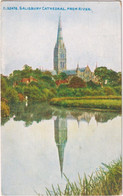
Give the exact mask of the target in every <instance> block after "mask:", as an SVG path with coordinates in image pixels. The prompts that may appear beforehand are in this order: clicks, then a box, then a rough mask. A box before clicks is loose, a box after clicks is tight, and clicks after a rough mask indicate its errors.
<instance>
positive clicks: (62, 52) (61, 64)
mask: <svg viewBox="0 0 123 196" xmlns="http://www.w3.org/2000/svg"><path fill="white" fill-rule="evenodd" d="M54 70H55V71H56V73H57V74H59V73H60V72H62V71H63V70H66V48H65V45H64V42H63V36H62V26H61V16H60V17H59V24H58V33H57V41H56V45H55V48H54Z"/></svg>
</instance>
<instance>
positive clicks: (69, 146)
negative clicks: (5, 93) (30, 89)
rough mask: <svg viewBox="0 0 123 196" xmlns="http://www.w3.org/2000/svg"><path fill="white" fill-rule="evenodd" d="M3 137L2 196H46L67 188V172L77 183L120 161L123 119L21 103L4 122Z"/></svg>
mask: <svg viewBox="0 0 123 196" xmlns="http://www.w3.org/2000/svg"><path fill="white" fill-rule="evenodd" d="M1 137H2V140H1V147H2V192H3V194H4V195H9V196H10V195H11V196H13V195H36V193H35V192H37V193H42V194H45V187H47V188H49V189H51V185H52V184H53V185H54V186H55V185H57V184H60V185H61V187H62V188H63V187H64V186H65V183H66V181H65V178H64V176H63V173H65V174H66V175H67V177H68V178H69V179H70V180H71V181H74V180H76V181H77V180H78V173H79V174H80V176H83V174H84V173H86V174H91V173H92V172H93V171H95V170H96V169H97V168H98V167H99V166H101V163H102V162H103V163H110V162H111V161H112V160H116V159H117V158H119V157H120V155H121V115H120V114H119V113H116V112H95V111H85V110H76V109H69V110H68V109H61V108H56V107H51V106H48V105H47V104H42V105H41V104H40V105H39V104H35V105H30V106H27V107H26V106H25V105H19V106H16V107H15V108H13V111H12V112H11V117H10V119H3V120H2V131H1Z"/></svg>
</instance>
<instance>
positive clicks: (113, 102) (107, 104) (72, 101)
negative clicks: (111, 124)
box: [50, 96, 122, 111]
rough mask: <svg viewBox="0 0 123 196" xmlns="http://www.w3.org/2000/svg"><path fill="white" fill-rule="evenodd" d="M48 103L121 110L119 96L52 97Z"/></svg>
mask: <svg viewBox="0 0 123 196" xmlns="http://www.w3.org/2000/svg"><path fill="white" fill-rule="evenodd" d="M50 104H52V105H58V106H63V107H79V108H80V107H81V108H94V109H110V110H118V111H120V110H121V105H122V102H121V97H120V96H109V97H107V96H104V97H102V96H97V97H78V98H75V97H62V98H53V99H51V100H50Z"/></svg>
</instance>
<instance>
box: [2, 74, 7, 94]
mask: <svg viewBox="0 0 123 196" xmlns="http://www.w3.org/2000/svg"><path fill="white" fill-rule="evenodd" d="M7 87H8V85H7V82H6V80H5V78H4V77H3V76H1V97H5V94H6V90H7Z"/></svg>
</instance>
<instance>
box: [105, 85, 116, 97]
mask: <svg viewBox="0 0 123 196" xmlns="http://www.w3.org/2000/svg"><path fill="white" fill-rule="evenodd" d="M104 92H105V95H115V91H114V89H113V88H111V87H109V86H107V87H104Z"/></svg>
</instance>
